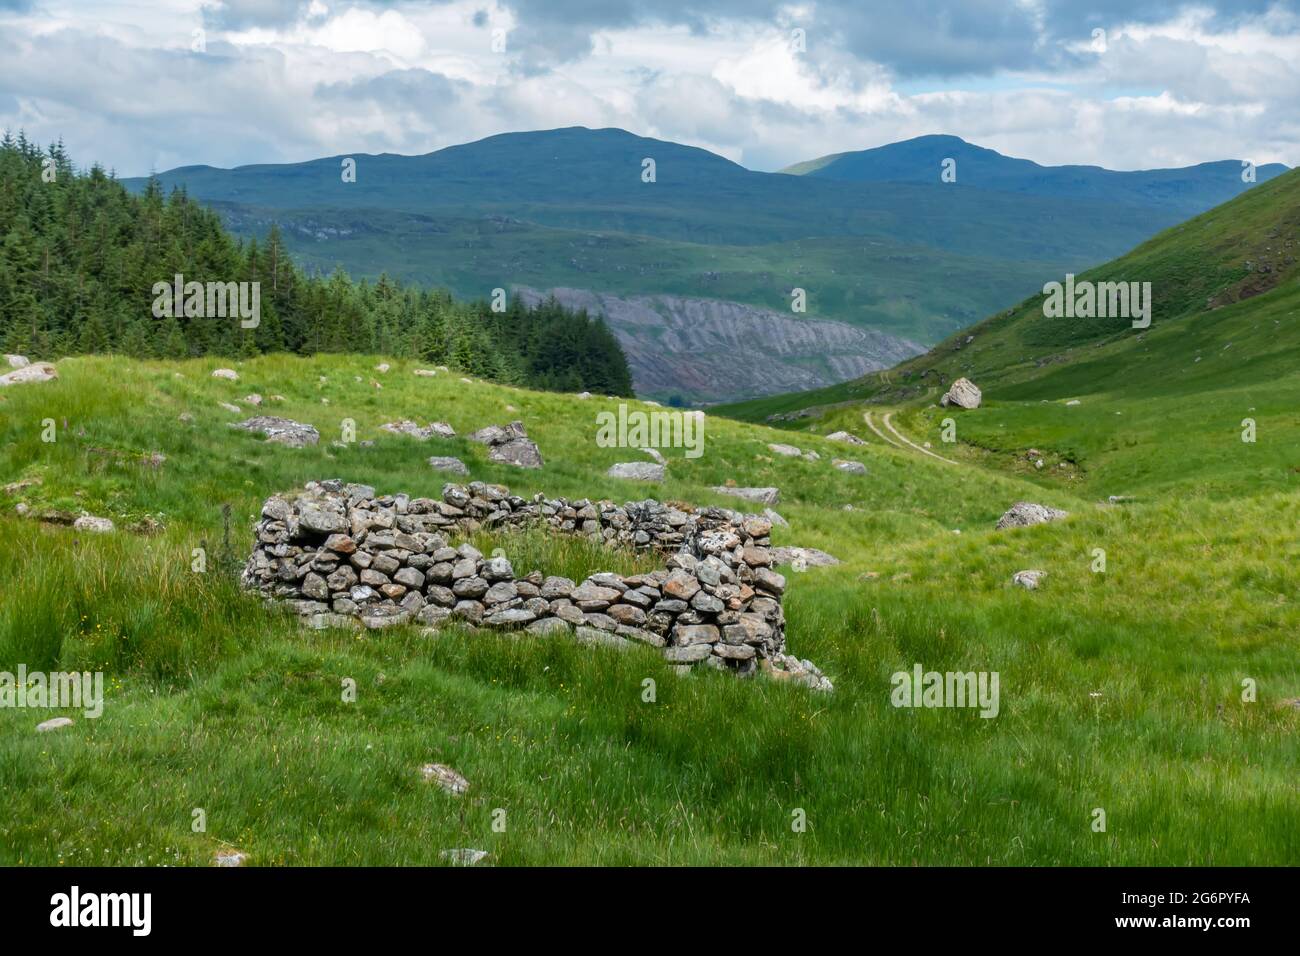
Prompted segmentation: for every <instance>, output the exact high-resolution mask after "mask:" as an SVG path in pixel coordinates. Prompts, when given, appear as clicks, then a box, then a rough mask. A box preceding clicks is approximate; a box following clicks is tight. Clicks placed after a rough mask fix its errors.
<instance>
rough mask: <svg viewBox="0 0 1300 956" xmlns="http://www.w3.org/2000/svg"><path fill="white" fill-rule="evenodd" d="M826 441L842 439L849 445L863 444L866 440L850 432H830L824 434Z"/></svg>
mask: <svg viewBox="0 0 1300 956" xmlns="http://www.w3.org/2000/svg"><path fill="white" fill-rule="evenodd" d="M826 440H827V441H843V442H848V443H849V444H850V445H865V444H866V442H865V441H863V440H862V439H861V438H859V437H858V436H857V435H854V434H853V433H851V432H831V433H830V434H829V435H827V436H826Z"/></svg>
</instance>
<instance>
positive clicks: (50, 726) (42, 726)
mask: <svg viewBox="0 0 1300 956" xmlns="http://www.w3.org/2000/svg"><path fill="white" fill-rule="evenodd" d="M72 723H73V721H72V718H71V717H51V718H50V719H49V720H46V721H42V722H41V723H39V724H37V725H36V732H37V733H41V734H44V733H48V732H49V731H51V730H58V729H60V728H61V727H71V726H72Z"/></svg>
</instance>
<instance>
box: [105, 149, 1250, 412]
mask: <svg viewBox="0 0 1300 956" xmlns="http://www.w3.org/2000/svg"><path fill="white" fill-rule="evenodd" d="M929 139H933V138H923V139H922V140H914V141H910V143H904V144H896V146H895V147H885V148H883V150H884V152H883V153H882V151H881V150H868V151H866V152H865V153H861V154H843V155H842V156H841V157H838V158H834V159H833V161H828V162H824V163H822V164H821V165H820V166H819V167H818V169H816V170H812V171H807V172H806V174H805V175H800V176H792V175H786V174H783V173H762V172H755V171H752V170H748V169H745V168H744V167H742V166H740V165H737V164H736V163H733V162H731V161H730V160H727V159H724V158H722V157H720V156H717V155H714V154H713V153H710V152H708V151H707V150H702V149H697V148H694V147H689V146H683V145H680V144H677V143H671V142H665V141H663V140H656V139H649V138H646V137H641V136H635V135H633V134H632V133H629V132H626V131H624V130H618V129H597V130H592V129H586V128H583V127H572V128H567V129H556V130H545V131H538V132H526V133H507V134H502V135H499V136H492V137H488V138H487V139H483V140H479V141H477V142H474V143H468V144H465V145H462V146H453V147H449V148H447V149H442V150H438V151H437V152H433V153H428V154H425V155H422V156H397V155H393V154H380V155H365V154H354V155H339V156H333V157H329V158H325V159H318V160H312V161H310V162H305V163H292V164H283V165H256V166H242V167H239V168H236V169H216V168H213V167H207V166H191V167H185V168H181V169H175V170H171V171H169V172H165V173H162V174H160V175H159V177H158V178H159V179H160V180H161V182H162V184H163V186H164V187H165V188H167V189H170V188H172V187H184V188H185V189H186V190H187V191H188V193H189V194H190V195H191V196H192V197H195V198H198V199H201V200H203V201H205V202H208V203H210V204H211V205H212V206H213V207H214V208H216V209H217V210H219V211H220V212H221V213H222V215H223V216H224V218H225V221H226V223H227V225H228V226H229V227H230V228H231V229H233V230H234V231H235V232H236V233H238V234H240V235H244V236H263V235H265V234H266V232H267V230H268V229H269V228H270V226H271V224H272V223H278V224H279V225H280V227H281V229H282V231H283V234H284V237H285V242H286V244H287V245H288V247H289V249H290V250H291V252H292V253H293V254H294V256H295V257H296V258H297V259H298V261H299V262H300V263H302V264H303V265H304V266H306V267H308V268H309V269H318V270H321V271H330V270H332V269H333V268H334V267H336V266H339V265H341V266H343V267H344V268H346V269H347V270H348V271H349V272H351V273H352V274H353V275H356V276H361V277H374V276H378V275H379V274H380V273H382V272H387V273H388V274H390V275H392V276H393V277H395V278H399V279H402V280H403V281H419V282H426V283H430V284H434V285H440V286H445V287H447V288H450V289H451V290H452V291H453V292H455V293H456V294H457V295H458V296H462V297H467V298H485V297H487V296H489V295H490V294H491V291H492V290H493V289H495V288H506V289H509V288H513V287H517V286H528V287H532V288H537V289H549V288H567V289H573V290H585V291H587V292H590V293H592V294H599V295H612V296H616V297H627V296H676V297H680V298H683V299H700V300H709V301H722V302H735V303H741V304H744V305H746V306H750V307H754V308H758V309H766V310H770V311H771V312H773V313H781V314H783V315H785V316H788V317H789V318H790V319H791V320H793V321H804V320H814V321H825V320H831V321H837V322H846V323H849V324H851V325H855V326H859V327H863V328H867V329H879V330H881V331H883V332H885V333H888V334H889V335H891V336H894V337H898V338H902V339H907V340H912V341H917V342H921V343H923V344H929V343H932V342H935V341H937V340H939V339H941V338H943V337H944V336H946V335H948V334H950V333H951V332H952V331H953V330H955V329H958V328H962V327H964V326H966V325H969V324H971V323H972V322H975V321H977V320H978V319H979V317H980V316H981V315H987V314H989V313H990V312H993V311H995V310H997V309H999V308H1004V307H1006V306H1007V305H1009V304H1011V303H1013V302H1015V301H1018V300H1019V299H1021V298H1023V297H1024V296H1025V295H1028V294H1030V293H1031V292H1033V291H1034V290H1035V289H1037V288H1039V287H1040V286H1041V283H1042V281H1043V276H1044V275H1057V274H1061V273H1064V272H1065V271H1080V270H1082V269H1084V268H1087V267H1088V266H1090V265H1092V264H1095V263H1097V262H1103V261H1105V260H1107V259H1110V258H1112V257H1114V256H1115V255H1118V254H1119V253H1121V252H1123V251H1124V250H1125V249H1128V248H1131V247H1133V246H1134V245H1136V244H1138V243H1139V242H1141V241H1142V240H1143V239H1145V238H1147V237H1149V236H1150V235H1151V234H1152V233H1153V232H1155V231H1157V230H1158V229H1161V228H1164V227H1166V226H1170V225H1173V224H1174V223H1176V222H1179V221H1181V220H1183V219H1185V218H1187V216H1188V215H1191V214H1192V213H1193V212H1197V211H1201V210H1203V209H1205V208H1209V207H1210V206H1212V205H1213V204H1214V203H1215V202H1217V201H1218V199H1219V197H1220V196H1221V194H1222V193H1223V192H1224V191H1225V190H1226V191H1228V192H1229V193H1230V194H1235V192H1237V191H1239V190H1240V189H1242V188H1244V184H1242V183H1241V182H1240V172H1239V167H1237V166H1234V164H1233V163H1231V162H1225V163H1218V164H1207V165H1206V166H1204V167H1194V168H1193V170H1192V171H1187V170H1184V171H1169V174H1170V176H1169V178H1168V182H1169V183H1170V185H1169V186H1168V188H1167V189H1165V192H1164V194H1162V192H1161V189H1160V188H1157V187H1158V182H1157V181H1158V179H1159V176H1158V175H1157V174H1154V173H1153V174H1133V173H1111V172H1108V171H1106V170H1092V169H1090V168H1087V167H1076V168H1075V169H1078V170H1084V171H1086V172H1087V175H1086V176H1085V175H1084V173H1082V172H1080V173H1077V174H1075V175H1077V176H1078V177H1082V179H1083V180H1086V181H1087V183H1088V184H1090V185H1087V187H1086V188H1085V186H1080V185H1076V186H1074V187H1070V188H1067V186H1066V185H1063V184H1062V183H1061V181H1060V177H1057V178H1052V176H1049V177H1048V179H1049V180H1050V182H1049V183H1048V184H1046V185H1045V184H1043V183H1039V182H1038V181H1037V179H1035V178H1034V177H1038V176H1040V174H1043V173H1044V171H1046V173H1052V174H1053V175H1055V173H1054V172H1053V170H1052V168H1049V167H1041V166H1038V165H1037V164H1034V163H1029V162H1027V161H1025V160H1013V159H1008V158H1007V157H1002V156H999V155H998V154H997V153H994V152H992V151H991V150H981V149H979V148H978V147H973V146H969V145H968V144H964V143H962V141H961V140H957V139H955V138H941V140H940V142H939V143H934V142H931V143H928V144H927V143H926V140H929ZM957 145H960V146H962V147H964V150H963V151H961V152H959V153H958V155H957V156H956V157H955V158H956V159H957V160H958V181H957V184H951V183H940V182H939V180H938V176H937V167H936V166H935V165H934V163H936V162H937V160H936V159H935V157H936V154H937V153H936V151H938V152H944V151H946V152H952V151H955V149H956V146H957ZM949 146H951V147H952V149H947V147H949ZM891 150H893V152H890V151H891ZM869 155H876V156H877V160H876V169H877V171H876V173H875V174H872V175H868V173H867V171H866V170H867V168H868V167H870V166H871V165H872V162H871V161H869V160H861V159H859V160H855V161H854V162H857V163H858V164H859V166H860V167H861V169H862V170H863V171H862V173H861V178H859V179H855V178H837V177H836V176H834V175H832V173H834V172H835V171H836V170H837V169H838V170H839V171H841V172H843V171H846V170H849V169H850V168H851V167H852V165H853V163H852V162H850V161H849V158H850V157H865V156H869ZM908 156H911V159H910V160H908V159H907V157H908ZM939 158H942V157H939ZM349 159H351V160H354V161H355V166H356V181H355V182H345V181H344V179H343V176H342V175H341V174H342V172H343V167H344V165H345V161H346V160H349ZM647 160H652V161H653V166H652V167H651V166H650V164H648V163H647V162H646V161H647ZM650 168H652V169H653V181H649V182H647V181H645V180H646V179H649V178H651V177H650V175H649V169H650ZM925 168H929V169H930V171H931V172H934V173H935V175H933V176H928V175H926V174H924V169H925ZM994 169H996V170H998V173H997V175H996V176H994V175H993V173H992V172H988V173H987V176H988V179H989V182H988V183H986V184H979V183H977V182H976V180H978V178H979V176H980V175H981V170H994ZM1016 170H1021V171H1022V173H1021V175H1023V176H1025V177H1027V179H1028V180H1029V184H1028V185H1025V186H1024V187H1023V188H1014V184H1015V182H1016V175H1017V173H1016ZM1178 173H1182V174H1185V175H1183V176H1182V178H1179V177H1178V176H1177V175H1174V174H1178ZM1270 174H1271V167H1266V168H1265V169H1262V170H1260V178H1261V179H1263V178H1267V176H1268V175H1270ZM873 175H874V176H875V177H876V178H872V176H873ZM882 176H883V177H886V178H884V179H882V178H879V177H882ZM1134 176H1139V177H1140V176H1150V177H1155V179H1153V180H1152V181H1151V182H1149V183H1146V185H1140V184H1139V185H1132V184H1135V183H1138V180H1133V179H1131V178H1130V177H1134ZM1216 176H1218V177H1221V178H1222V179H1223V180H1226V182H1221V181H1219V180H1218V179H1216V178H1215V177H1216ZM889 177H893V178H889ZM898 177H904V178H901V179H900V178H898ZM908 177H911V178H908ZM1097 177H1101V178H1100V179H1098V178H1097ZM1106 177H1119V178H1118V179H1115V180H1114V181H1115V182H1118V183H1128V184H1130V185H1127V186H1125V187H1124V188H1122V189H1121V188H1115V189H1110V190H1107V189H1106V188H1104V187H1103V186H1100V185H1096V184H1095V183H1094V180H1095V182H1096V183H1101V182H1105V181H1107V180H1106ZM125 182H126V184H127V185H128V186H129V187H130V188H133V189H143V188H144V186H145V183H146V180H144V179H136V180H126V181H125ZM1143 182H1146V181H1145V180H1144V181H1143ZM1049 186H1050V187H1051V188H1049ZM798 289H802V290H804V294H805V298H806V302H807V309H806V311H805V312H796V311H794V310H793V309H792V301H793V296H794V295H795V294H796V293H795V290H798ZM862 358H864V359H867V360H871V361H874V358H873V357H872V356H871V355H869V354H867V353H863V355H862ZM783 361H786V363H787V364H790V365H796V364H799V362H801V361H803V360H802V359H798V360H797V359H795V358H793V357H791V358H789V359H788V360H783ZM676 385H677V386H679V387H680V391H681V392H682V394H683V395H684V396H686V397H687V398H693V397H703V394H702V393H699V392H694V391H693V390H692V389H691V387H690V386H689V383H688V382H686V381H684V380H683V381H682V382H679V383H676ZM668 386H669V387H672V386H673V383H668ZM768 388H769V390H771V391H780V390H781V388H780V384H779V382H778V380H777V379H773V380H772V381H771V382H770V383H768ZM733 394H734V396H735V397H740V396H741V395H743V394H749V393H748V392H747V391H737V392H735V393H733Z"/></svg>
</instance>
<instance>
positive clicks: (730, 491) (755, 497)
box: [713, 485, 781, 505]
mask: <svg viewBox="0 0 1300 956" xmlns="http://www.w3.org/2000/svg"><path fill="white" fill-rule="evenodd" d="M713 490H714V491H716V492H717V493H718V494H720V495H731V497H733V498H744V499H745V500H746V501H755V502H758V503H759V504H763V505H774V504H778V503H779V502H780V501H781V492H780V490H779V489H777V488H738V487H734V486H731V485H715V486H714V488H713Z"/></svg>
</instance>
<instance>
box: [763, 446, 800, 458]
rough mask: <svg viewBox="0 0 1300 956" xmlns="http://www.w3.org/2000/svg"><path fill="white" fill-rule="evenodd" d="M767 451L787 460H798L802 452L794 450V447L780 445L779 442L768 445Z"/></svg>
mask: <svg viewBox="0 0 1300 956" xmlns="http://www.w3.org/2000/svg"><path fill="white" fill-rule="evenodd" d="M767 447H768V450H769V451H771V452H773V453H774V454H777V455H785V456H786V457H787V458H798V457H799V456H800V455H802V454H803V451H802V450H800V449H798V448H795V447H794V445H782V444H780V443H779V442H773V443H770V444H769V445H768V446H767Z"/></svg>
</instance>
